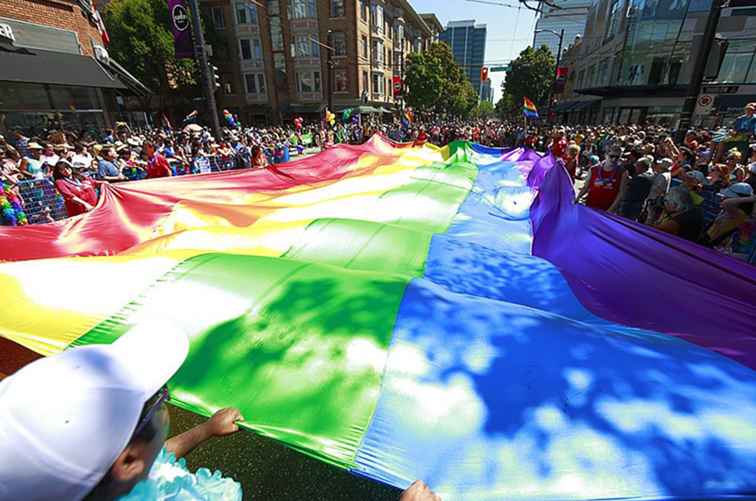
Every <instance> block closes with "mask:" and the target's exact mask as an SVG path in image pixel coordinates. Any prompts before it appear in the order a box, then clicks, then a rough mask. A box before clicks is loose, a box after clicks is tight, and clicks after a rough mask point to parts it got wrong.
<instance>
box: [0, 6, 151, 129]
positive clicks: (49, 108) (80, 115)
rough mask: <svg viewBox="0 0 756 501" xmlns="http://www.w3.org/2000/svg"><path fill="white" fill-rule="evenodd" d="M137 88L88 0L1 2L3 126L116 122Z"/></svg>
mask: <svg viewBox="0 0 756 501" xmlns="http://www.w3.org/2000/svg"><path fill="white" fill-rule="evenodd" d="M134 93H139V94H146V93H149V90H148V89H146V88H145V87H144V86H143V85H142V84H141V83H139V82H138V81H137V80H136V79H135V78H134V77H133V76H131V75H129V74H128V72H126V71H125V70H124V69H123V68H122V67H120V66H119V65H118V64H117V63H116V62H115V61H112V60H111V59H110V58H109V56H108V54H107V50H106V49H105V47H104V44H103V40H102V36H101V34H100V32H99V30H98V17H97V14H96V11H95V10H94V7H93V6H92V4H91V3H90V2H89V1H88V0H0V131H6V132H7V131H8V130H11V129H13V128H16V127H19V128H24V129H32V130H42V129H49V128H53V127H55V128H58V127H67V128H69V129H71V130H74V129H81V128H102V127H105V126H110V125H112V123H113V122H114V121H115V120H117V119H123V118H124V116H123V115H122V114H121V113H120V112H121V108H122V104H123V99H124V98H125V97H130V96H132V95H134Z"/></svg>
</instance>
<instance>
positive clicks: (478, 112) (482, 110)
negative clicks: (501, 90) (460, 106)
mask: <svg viewBox="0 0 756 501" xmlns="http://www.w3.org/2000/svg"><path fill="white" fill-rule="evenodd" d="M472 115H473V116H474V117H475V118H491V117H493V116H494V105H493V103H492V102H491V101H481V102H480V104H478V105H477V106H476V107H475V108H474V109H473V112H472Z"/></svg>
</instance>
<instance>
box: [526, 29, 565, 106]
mask: <svg viewBox="0 0 756 501" xmlns="http://www.w3.org/2000/svg"><path fill="white" fill-rule="evenodd" d="M543 31H545V32H547V33H551V34H552V35H554V36H557V37H559V48H558V49H557V55H556V68H554V80H553V81H552V82H551V88H550V89H549V100H548V103H547V104H548V106H547V107H546V113H547V115H546V117H547V118H548V117H549V115H551V98H552V97H553V93H554V88H555V87H556V83H557V78H558V76H559V63H561V62H562V44H563V42H564V28H562V30H561V31H560V32H559V33H557V32H556V31H552V30H545V29H544V30H535V32H534V35H533V36H535V34H538V33H541V32H543Z"/></svg>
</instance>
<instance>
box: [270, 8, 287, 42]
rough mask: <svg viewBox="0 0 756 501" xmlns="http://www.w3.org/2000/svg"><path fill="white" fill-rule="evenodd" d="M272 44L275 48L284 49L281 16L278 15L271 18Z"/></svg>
mask: <svg viewBox="0 0 756 501" xmlns="http://www.w3.org/2000/svg"><path fill="white" fill-rule="evenodd" d="M270 45H271V47H272V48H273V50H284V42H283V30H282V29H281V18H280V17H278V16H273V17H271V18H270Z"/></svg>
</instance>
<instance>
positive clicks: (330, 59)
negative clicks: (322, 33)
mask: <svg viewBox="0 0 756 501" xmlns="http://www.w3.org/2000/svg"><path fill="white" fill-rule="evenodd" d="M332 34H333V30H328V32H327V33H326V39H327V40H328V39H329V38H330V37H331V35H332ZM310 40H312V41H313V42H315V43H316V44H318V45H319V46H321V47H323V48H324V49H326V51H327V52H326V54H327V55H326V69H327V70H328V77H327V79H328V111H330V112H331V113H333V67H334V62H333V54H334V53H335V52H336V49H335V48H334V47H332V46H330V45H327V44H324V43H323V42H321V41H320V40H316V39H314V38H310ZM329 42H330V40H329Z"/></svg>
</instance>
